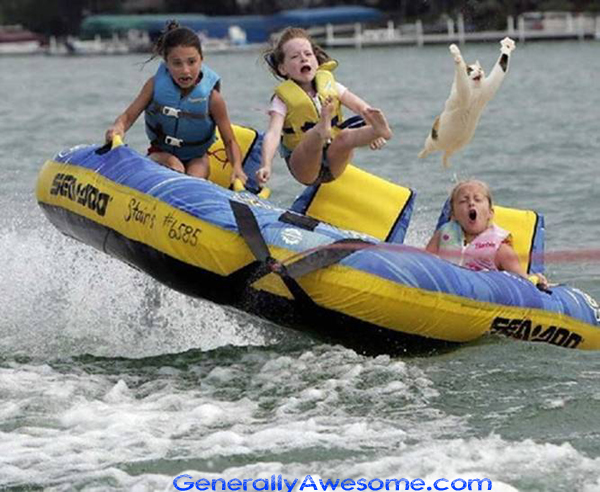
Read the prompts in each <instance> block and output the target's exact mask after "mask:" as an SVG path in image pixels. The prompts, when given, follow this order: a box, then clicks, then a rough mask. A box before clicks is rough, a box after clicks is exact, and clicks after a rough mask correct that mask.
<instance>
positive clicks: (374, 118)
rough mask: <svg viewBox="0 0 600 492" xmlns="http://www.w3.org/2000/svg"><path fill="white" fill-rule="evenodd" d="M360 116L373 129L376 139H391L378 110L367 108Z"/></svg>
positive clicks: (381, 114)
mask: <svg viewBox="0 0 600 492" xmlns="http://www.w3.org/2000/svg"><path fill="white" fill-rule="evenodd" d="M362 116H363V118H364V119H365V121H366V122H367V123H368V124H369V125H371V126H372V127H373V131H374V132H375V134H376V135H377V137H382V138H385V139H386V140H389V139H390V138H392V130H391V129H390V127H389V125H388V122H387V120H386V119H385V116H384V115H383V112H382V111H381V110H380V109H376V108H367V109H366V110H365V112H364V113H363V115H362Z"/></svg>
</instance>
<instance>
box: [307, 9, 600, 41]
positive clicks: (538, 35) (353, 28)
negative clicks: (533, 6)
mask: <svg viewBox="0 0 600 492" xmlns="http://www.w3.org/2000/svg"><path fill="white" fill-rule="evenodd" d="M445 27H446V29H445V32H444V31H443V32H437V33H428V32H426V30H427V29H428V28H427V27H424V26H423V23H422V22H421V21H420V20H418V21H416V22H415V23H412V24H402V25H399V26H395V25H394V23H393V22H392V21H389V22H388V23H387V26H386V27H383V28H378V29H366V28H364V26H363V25H362V24H360V23H356V24H342V25H332V24H327V25H326V26H323V27H314V28H311V29H310V33H311V35H312V36H313V37H314V38H315V39H317V40H318V41H319V42H320V43H321V44H323V45H324V46H328V47H335V46H350V47H352V46H353V47H355V48H362V47H363V46H383V45H398V44H400V45H402V44H407V45H417V46H423V45H424V44H432V43H460V44H464V43H466V42H469V41H471V42H477V41H491V40H497V39H499V38H502V37H504V36H510V37H514V38H516V39H518V40H519V41H520V42H521V43H523V42H525V41H528V40H529V41H534V40H561V39H579V40H584V39H600V16H595V17H594V16H592V15H590V14H578V15H573V14H571V13H569V12H567V13H561V15H560V17H559V16H556V15H554V16H550V17H548V18H546V19H541V20H540V19H538V20H537V22H534V21H533V20H532V19H531V17H530V16H528V15H520V16H519V17H518V18H517V20H516V22H515V20H514V18H513V17H512V16H509V17H508V18H507V19H506V29H505V30H500V31H479V32H467V30H466V29H465V22H464V18H463V16H462V15H459V16H458V17H457V19H456V21H454V19H452V18H447V19H446V26H445Z"/></svg>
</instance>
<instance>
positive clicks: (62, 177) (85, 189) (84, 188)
mask: <svg viewBox="0 0 600 492" xmlns="http://www.w3.org/2000/svg"><path fill="white" fill-rule="evenodd" d="M50 194H51V195H54V196H62V197H65V198H68V199H69V200H71V201H73V202H75V203H78V204H79V205H83V206H84V207H87V208H89V209H90V210H93V211H94V212H96V213H97V214H98V215H100V216H101V217H104V215H105V214H106V209H107V208H108V204H109V202H110V201H111V200H112V197H111V196H110V195H109V194H108V193H103V192H101V191H100V190H99V189H98V188H96V187H95V186H94V185H92V184H91V183H87V184H83V183H80V182H78V181H77V178H76V177H75V176H73V175H71V174H65V173H57V174H56V176H54V179H53V180H52V187H51V188H50Z"/></svg>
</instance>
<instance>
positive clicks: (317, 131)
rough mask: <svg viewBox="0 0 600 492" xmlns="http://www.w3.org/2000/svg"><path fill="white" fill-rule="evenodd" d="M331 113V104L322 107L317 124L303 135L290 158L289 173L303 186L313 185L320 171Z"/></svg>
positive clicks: (328, 135)
mask: <svg viewBox="0 0 600 492" xmlns="http://www.w3.org/2000/svg"><path fill="white" fill-rule="evenodd" d="M332 111H333V104H332V103H331V102H330V103H328V104H325V105H323V107H322V108H321V117H320V119H319V122H318V123H317V124H316V125H315V126H313V127H312V128H311V129H310V130H308V131H307V132H306V133H305V134H304V138H303V139H302V140H301V142H300V143H299V144H298V145H297V146H296V148H295V149H294V151H293V152H292V155H291V156H290V159H289V162H288V163H289V167H290V171H291V172H292V175H293V176H294V178H296V179H297V180H298V181H300V182H301V183H302V184H304V185H310V184H312V183H314V181H315V180H316V179H317V177H318V176H319V172H320V171H321V162H322V160H323V147H324V146H325V144H326V143H327V141H328V140H329V138H330V137H331V116H332Z"/></svg>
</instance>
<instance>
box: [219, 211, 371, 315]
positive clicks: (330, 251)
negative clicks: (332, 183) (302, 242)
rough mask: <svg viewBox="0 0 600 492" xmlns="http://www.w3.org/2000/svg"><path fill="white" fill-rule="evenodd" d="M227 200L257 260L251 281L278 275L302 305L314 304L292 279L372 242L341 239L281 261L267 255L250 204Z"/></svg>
mask: <svg viewBox="0 0 600 492" xmlns="http://www.w3.org/2000/svg"><path fill="white" fill-rule="evenodd" d="M229 203H230V206H231V210H232V211H233V216H234V218H235V222H236V224H237V227H238V230H239V232H240V235H241V236H242V237H243V238H244V241H246V244H247V245H248V247H249V248H250V251H252V254H253V255H254V257H255V258H256V259H257V260H258V261H259V262H260V263H261V270H260V271H259V272H260V274H259V275H258V278H256V279H255V281H257V280H259V279H260V278H262V277H264V276H266V275H268V274H269V273H275V274H277V275H279V276H280V277H281V279H282V280H283V282H284V283H285V286H286V287H287V288H288V289H289V291H290V292H291V293H292V295H293V296H294V299H296V301H299V302H300V303H301V304H302V305H303V306H305V307H314V306H316V304H315V302H314V301H313V300H312V299H311V298H310V296H309V295H308V294H307V293H306V292H305V291H304V289H302V287H300V285H299V284H298V282H297V281H296V279H298V278H300V277H302V276H304V275H307V274H309V273H311V272H314V271H315V270H320V269H321V268H327V267H328V266H331V265H334V264H336V263H339V262H340V261H341V260H343V259H344V258H346V257H347V256H349V255H351V254H352V253H354V252H355V251H356V249H357V247H360V248H362V247H363V246H365V245H369V244H373V243H369V242H367V241H363V240H360V239H350V238H348V239H341V240H339V241H336V242H334V243H333V244H331V245H328V246H327V247H324V248H322V249H318V250H316V251H313V252H311V253H309V254H307V255H306V256H303V257H301V258H300V259H299V260H296V261H294V262H293V263H290V264H289V265H283V264H282V263H280V262H279V261H277V260H276V259H275V258H273V257H272V256H271V253H270V251H269V247H268V246H267V243H266V242H265V240H264V238H263V236H262V233H261V232H260V227H259V226H258V222H257V221H256V217H255V216H254V213H253V212H252V210H251V209H250V207H249V206H248V205H246V204H245V203H240V202H236V201H233V200H230V201H229Z"/></svg>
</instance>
